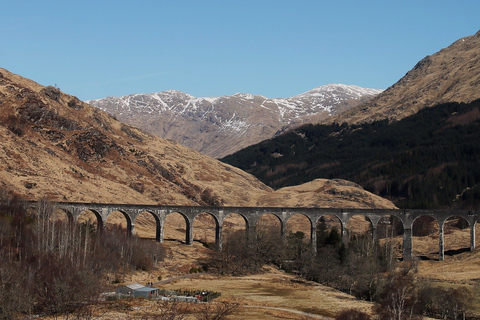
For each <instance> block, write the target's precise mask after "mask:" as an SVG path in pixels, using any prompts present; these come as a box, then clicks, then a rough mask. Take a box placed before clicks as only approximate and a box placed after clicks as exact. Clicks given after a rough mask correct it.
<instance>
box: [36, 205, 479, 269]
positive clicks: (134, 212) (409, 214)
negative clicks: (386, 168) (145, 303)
mask: <svg viewBox="0 0 480 320" xmlns="http://www.w3.org/2000/svg"><path fill="white" fill-rule="evenodd" d="M31 206H33V207H34V206H35V203H31ZM54 206H55V207H56V208H57V209H59V210H62V211H64V212H65V213H66V215H67V216H68V218H69V220H70V221H75V222H76V221H77V220H78V217H79V216H80V215H81V214H82V213H84V212H86V211H90V212H92V213H93V214H95V216H96V218H97V221H98V226H99V227H100V228H102V227H104V225H105V222H106V221H107V218H108V216H109V215H110V214H111V213H113V212H117V211H118V212H120V213H122V214H123V216H124V217H125V219H126V221H127V229H128V230H129V231H130V232H134V228H135V220H136V219H137V217H138V216H139V215H140V214H141V213H148V214H151V215H152V216H153V217H154V219H155V223H156V226H155V228H156V237H155V238H156V240H157V241H159V242H163V238H164V224H165V218H166V217H167V216H168V215H169V214H172V213H179V214H181V215H182V216H183V217H184V219H185V223H186V234H185V242H186V243H187V244H189V245H191V244H192V243H193V222H194V220H195V218H196V217H197V216H198V215H200V214H202V213H207V214H210V215H211V216H212V217H213V218H214V220H215V243H216V247H217V249H218V250H222V244H223V236H222V228H223V223H224V220H225V218H226V217H227V216H229V215H230V214H233V213H235V214H238V215H240V216H241V217H242V218H243V219H244V220H245V226H246V233H247V237H252V236H255V235H256V227H257V222H258V220H259V219H260V217H261V216H262V215H264V214H273V215H274V216H276V217H277V218H278V220H279V221H280V228H281V233H282V235H283V236H285V235H286V224H287V221H288V220H289V219H290V218H291V217H292V216H294V215H297V214H300V215H303V216H305V217H307V218H308V220H309V222H310V230H305V231H306V233H310V239H311V243H312V248H313V250H316V245H315V244H316V225H317V223H318V222H319V221H320V219H321V218H322V217H323V216H325V215H332V216H334V217H336V218H337V219H338V220H339V222H340V224H341V234H342V240H343V241H344V242H345V243H347V242H348V234H347V222H348V220H349V219H351V218H352V217H353V216H355V215H361V216H364V217H365V218H366V220H368V221H369V222H370V224H371V231H372V239H373V241H375V240H376V239H375V236H376V230H377V227H378V226H379V221H380V220H381V218H383V217H385V216H395V217H397V218H398V219H399V220H400V221H401V222H402V224H403V230H404V233H403V258H404V259H405V260H410V259H412V254H413V247H412V228H413V223H414V221H415V220H416V219H417V218H419V217H421V216H430V217H432V218H433V219H435V220H436V221H437V223H438V225H439V260H440V261H442V260H444V234H445V233H444V227H445V222H446V221H447V220H448V219H449V218H452V217H458V218H462V219H464V220H465V221H467V222H468V224H469V228H470V249H471V250H474V249H475V226H476V224H477V222H478V220H479V219H480V212H478V211H466V210H416V209H412V210H400V209H348V208H344V209H337V208H334V209H331V208H277V207H202V206H163V205H136V204H100V203H73V202H57V203H54Z"/></svg>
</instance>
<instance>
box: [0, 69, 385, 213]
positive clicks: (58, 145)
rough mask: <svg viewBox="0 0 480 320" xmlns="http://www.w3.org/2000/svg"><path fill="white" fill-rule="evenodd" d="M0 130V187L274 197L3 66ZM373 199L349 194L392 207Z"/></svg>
mask: <svg viewBox="0 0 480 320" xmlns="http://www.w3.org/2000/svg"><path fill="white" fill-rule="evenodd" d="M0 135H1V137H2V139H1V140H0V151H1V152H0V189H3V190H5V191H6V192H8V193H10V194H16V195H19V196H22V197H25V198H27V199H31V200H37V199H40V198H44V197H46V198H47V199H50V200H55V201H78V202H99V203H131V204H166V205H213V206H222V205H225V206H257V205H259V206H261V205H263V201H262V200H260V198H261V197H263V196H267V195H269V196H270V197H272V198H275V197H276V196H275V194H276V192H275V191H273V190H272V189H270V188H269V187H267V186H265V185H264V184H263V183H261V182H260V181H258V180H257V179H256V178H254V177H253V176H251V175H250V174H247V173H245V172H243V171H241V170H239V169H237V168H234V167H232V166H229V165H227V164H224V163H222V162H220V161H217V160H215V159H213V158H210V157H208V156H205V155H202V154H200V153H198V152H196V151H193V150H191V149H188V148H186V147H184V146H181V145H179V144H177V143H175V142H172V141H167V140H164V139H161V138H158V137H156V136H152V135H149V134H147V133H145V132H143V131H141V130H139V129H136V128H134V127H130V126H128V125H125V124H123V123H120V122H118V121H117V120H115V119H113V118H112V117H110V116H108V115H107V114H106V113H104V112H102V111H100V110H99V109H96V108H94V107H92V106H89V105H88V104H85V103H83V102H80V101H79V100H78V99H77V98H75V97H72V96H70V95H67V94H64V93H62V92H60V91H59V90H58V89H56V88H53V87H43V86H41V85H39V84H37V83H35V82H33V81H31V80H28V79H25V78H22V77H20V76H18V75H14V74H12V73H10V72H8V71H7V70H4V69H0ZM353 188H354V189H355V190H356V191H358V192H360V193H362V194H366V195H368V193H367V192H365V191H364V190H363V189H361V188H359V187H353ZM311 191H313V192H316V191H314V190H311ZM311 191H309V192H310V193H311ZM293 194H294V193H292V195H293ZM325 195H328V193H325ZM330 196H331V197H336V196H332V195H330ZM343 196H344V195H342V197H343ZM369 196H370V195H369ZM373 197H374V198H372V199H371V201H368V202H365V201H364V199H360V198H359V201H358V202H357V201H356V200H355V199H353V198H352V199H351V200H352V201H350V202H348V206H350V207H362V208H363V207H369V206H370V207H378V205H377V204H378V201H380V202H382V203H383V205H384V206H385V207H387V208H389V207H393V205H392V204H391V203H390V202H389V201H386V200H384V199H382V198H379V197H375V196H373ZM291 199H293V200H295V196H294V195H293V196H291V197H290V198H289V199H283V200H282V199H279V201H273V204H274V205H275V206H291V205H299V204H301V206H307V207H308V206H320V207H321V206H324V205H326V206H328V205H329V204H330V203H329V202H322V201H319V199H318V198H317V199H315V198H314V197H312V198H310V199H309V200H307V201H302V202H300V201H296V200H295V201H291ZM266 204H267V203H265V205H266ZM268 205H271V203H270V202H268Z"/></svg>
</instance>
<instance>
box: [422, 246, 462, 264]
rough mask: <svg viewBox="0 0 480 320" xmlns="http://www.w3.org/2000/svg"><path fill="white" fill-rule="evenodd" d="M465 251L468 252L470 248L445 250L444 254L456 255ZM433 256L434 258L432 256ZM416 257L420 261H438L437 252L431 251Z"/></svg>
mask: <svg viewBox="0 0 480 320" xmlns="http://www.w3.org/2000/svg"><path fill="white" fill-rule="evenodd" d="M465 252H470V248H461V249H455V250H453V249H452V250H445V251H444V255H446V256H449V257H452V256H456V255H459V254H462V253H465ZM433 257H434V258H433ZM415 258H416V259H418V260H422V261H438V253H431V254H430V255H428V256H415Z"/></svg>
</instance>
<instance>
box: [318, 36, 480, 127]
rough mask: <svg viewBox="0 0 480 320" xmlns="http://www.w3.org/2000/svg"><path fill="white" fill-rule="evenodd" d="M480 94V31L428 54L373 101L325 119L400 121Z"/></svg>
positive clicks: (473, 98) (356, 121)
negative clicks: (430, 108) (445, 103)
mask: <svg viewBox="0 0 480 320" xmlns="http://www.w3.org/2000/svg"><path fill="white" fill-rule="evenodd" d="M478 98H480V31H479V32H477V33H476V34H475V35H473V36H469V37H465V38H462V39H460V40H458V41H456V42H454V43H453V44H452V45H450V46H449V47H447V48H445V49H442V50H440V51H439V52H437V53H435V54H433V55H431V56H427V57H425V58H424V59H422V60H421V61H420V62H418V63H417V65H415V67H414V68H413V69H412V70H410V71H409V72H408V73H407V74H406V75H405V76H404V77H402V78H401V79H400V80H399V81H398V82H397V83H395V84H394V85H392V86H391V87H389V88H388V89H387V90H385V91H384V92H382V93H381V94H379V95H378V96H377V97H375V98H374V99H372V100H370V101H369V102H367V103H365V104H362V105H360V106H358V107H355V108H353V109H350V110H348V111H346V112H344V113H342V114H340V115H339V116H336V117H332V118H329V119H327V120H326V121H324V122H325V123H333V122H337V123H344V122H347V123H349V124H355V123H363V122H373V121H375V120H381V119H389V120H392V121H398V120H400V119H402V118H405V117H407V116H409V115H412V114H415V113H417V112H418V111H419V110H420V109H423V108H426V107H432V106H434V105H436V104H439V103H444V102H471V101H473V100H476V99H478Z"/></svg>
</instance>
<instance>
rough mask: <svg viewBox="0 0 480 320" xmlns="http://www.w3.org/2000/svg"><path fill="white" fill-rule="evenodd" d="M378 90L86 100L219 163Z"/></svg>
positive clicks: (172, 93) (344, 87) (338, 86)
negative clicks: (223, 158) (268, 96)
mask: <svg viewBox="0 0 480 320" xmlns="http://www.w3.org/2000/svg"><path fill="white" fill-rule="evenodd" d="M381 91H382V90H379V89H367V88H361V87H358V86H353V85H344V84H329V85H325V86H321V87H318V88H315V89H313V90H310V91H308V92H305V93H302V94H299V95H297V96H294V97H291V98H266V97H263V96H260V95H251V94H247V93H236V94H234V95H231V96H223V97H206V98H197V97H193V96H191V95H189V94H187V93H184V92H180V91H176V90H168V91H163V92H158V93H149V94H132V95H128V96H124V97H107V98H103V99H97V100H90V101H87V103H89V104H91V105H94V106H96V107H98V108H100V109H102V110H104V111H106V112H108V113H110V114H112V115H114V116H115V117H116V118H117V119H119V120H120V121H123V122H126V123H129V124H132V125H135V126H137V127H140V128H142V129H144V130H146V131H148V132H151V133H153V134H156V135H158V136H160V137H162V138H167V139H172V140H174V141H177V142H179V143H181V144H183V145H186V146H188V147H190V148H192V149H195V150H197V151H199V152H201V153H204V154H206V155H209V156H212V157H216V158H221V157H223V156H226V155H228V154H231V153H233V152H235V151H237V150H240V149H242V148H245V147H247V146H249V145H252V144H255V143H258V142H260V141H263V140H266V139H269V138H271V137H273V136H275V135H276V134H278V133H280V132H282V131H284V130H285V129H287V128H291V127H295V126H299V125H302V124H305V123H315V122H318V121H320V120H322V119H324V118H326V117H330V116H332V115H336V114H338V113H340V112H342V111H345V110H348V109H350V108H352V107H354V106H356V105H358V104H360V103H362V102H365V101H366V100H368V99H370V98H372V97H373V96H375V95H377V94H379V93H380V92H381Z"/></svg>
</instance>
